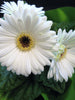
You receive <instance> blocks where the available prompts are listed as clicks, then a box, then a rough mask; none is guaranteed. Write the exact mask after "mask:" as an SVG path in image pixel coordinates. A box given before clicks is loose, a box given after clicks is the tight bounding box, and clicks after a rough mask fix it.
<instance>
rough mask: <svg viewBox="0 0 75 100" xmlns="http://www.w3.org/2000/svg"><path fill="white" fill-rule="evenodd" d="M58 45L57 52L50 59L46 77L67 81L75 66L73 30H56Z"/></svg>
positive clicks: (74, 33) (74, 32) (74, 37)
mask: <svg viewBox="0 0 75 100" xmlns="http://www.w3.org/2000/svg"><path fill="white" fill-rule="evenodd" d="M57 45H59V50H58V52H55V56H56V57H55V59H54V60H53V61H52V64H51V67H50V69H49V72H48V76H47V77H48V78H52V77H53V76H54V79H55V80H56V81H58V80H59V81H61V82H62V81H63V79H64V80H65V81H68V77H72V73H74V67H75V31H72V30H70V31H69V32H68V33H67V32H66V31H65V30H64V31H62V30H61V29H59V30H58V40H57Z"/></svg>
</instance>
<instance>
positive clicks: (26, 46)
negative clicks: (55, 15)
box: [17, 33, 34, 51]
mask: <svg viewBox="0 0 75 100" xmlns="http://www.w3.org/2000/svg"><path fill="white" fill-rule="evenodd" d="M33 46H34V39H33V38H32V36H31V35H30V34H25V33H22V34H20V35H19V36H18V37H17V47H18V48H19V49H20V50H22V51H28V50H30V49H31V48H32V47H33Z"/></svg>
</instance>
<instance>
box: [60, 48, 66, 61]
mask: <svg viewBox="0 0 75 100" xmlns="http://www.w3.org/2000/svg"><path fill="white" fill-rule="evenodd" d="M66 52H67V49H66V48H65V49H64V52H63V53H62V54H61V55H60V59H59V60H61V59H63V58H64V57H65V55H66Z"/></svg>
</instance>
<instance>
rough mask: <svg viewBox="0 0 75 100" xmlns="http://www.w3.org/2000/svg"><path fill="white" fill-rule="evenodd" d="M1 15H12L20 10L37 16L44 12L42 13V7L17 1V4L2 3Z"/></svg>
mask: <svg viewBox="0 0 75 100" xmlns="http://www.w3.org/2000/svg"><path fill="white" fill-rule="evenodd" d="M1 8H2V9H1V13H6V14H12V13H13V12H15V11H17V10H20V12H21V11H23V9H27V10H31V13H32V12H33V10H34V12H35V13H38V15H41V16H42V15H44V13H45V12H44V11H42V9H43V7H39V8H38V7H36V6H35V5H28V4H27V3H24V1H20V0H19V1H17V4H16V3H15V2H13V1H11V2H10V3H9V2H4V4H3V5H2V6H1Z"/></svg>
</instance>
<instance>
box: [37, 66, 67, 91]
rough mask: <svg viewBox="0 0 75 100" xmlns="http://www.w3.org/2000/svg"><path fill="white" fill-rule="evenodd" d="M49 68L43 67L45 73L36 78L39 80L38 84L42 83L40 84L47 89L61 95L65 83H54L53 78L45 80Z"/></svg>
mask: <svg viewBox="0 0 75 100" xmlns="http://www.w3.org/2000/svg"><path fill="white" fill-rule="evenodd" d="M48 69H49V66H45V71H44V72H42V74H41V75H40V76H36V77H37V78H38V79H39V80H38V81H39V82H42V84H43V85H44V86H45V87H46V88H47V89H49V90H50V89H51V90H54V91H57V92H59V93H63V92H64V90H65V82H64V81H63V82H62V83H61V82H56V81H55V80H54V79H53V78H52V79H47V73H48ZM45 91H46V90H45Z"/></svg>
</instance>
